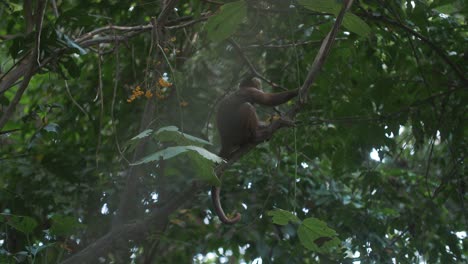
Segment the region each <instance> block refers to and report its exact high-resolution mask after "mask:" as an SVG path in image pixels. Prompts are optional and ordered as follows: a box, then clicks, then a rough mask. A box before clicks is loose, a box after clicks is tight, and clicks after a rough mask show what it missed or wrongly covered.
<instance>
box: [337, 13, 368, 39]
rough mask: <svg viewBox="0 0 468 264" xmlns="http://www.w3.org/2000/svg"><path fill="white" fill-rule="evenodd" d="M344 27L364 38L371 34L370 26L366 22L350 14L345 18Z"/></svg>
mask: <svg viewBox="0 0 468 264" xmlns="http://www.w3.org/2000/svg"><path fill="white" fill-rule="evenodd" d="M343 26H344V27H345V28H346V29H348V30H349V31H351V32H354V33H356V34H358V35H359V36H362V37H365V36H367V35H369V34H370V32H371V29H370V27H369V25H367V24H366V22H364V20H362V19H361V18H359V17H358V16H356V15H355V14H353V13H349V12H348V13H346V14H345V16H344V18H343Z"/></svg>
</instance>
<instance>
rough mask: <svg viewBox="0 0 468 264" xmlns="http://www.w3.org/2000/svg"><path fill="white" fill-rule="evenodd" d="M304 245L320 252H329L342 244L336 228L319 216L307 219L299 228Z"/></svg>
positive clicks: (299, 234) (300, 238) (298, 231)
mask: <svg viewBox="0 0 468 264" xmlns="http://www.w3.org/2000/svg"><path fill="white" fill-rule="evenodd" d="M297 233H298V236H299V240H300V241H301V243H302V245H303V246H304V247H306V248H307V249H309V250H312V251H314V252H318V253H327V252H330V251H331V250H332V249H334V248H335V247H337V246H338V245H339V244H340V240H339V239H338V237H337V234H336V232H335V230H333V229H331V228H329V227H328V226H327V224H326V223H325V222H323V221H320V220H319V219H317V218H312V217H311V218H307V219H305V220H304V221H303V222H302V223H301V225H300V226H299V229H298V230H297Z"/></svg>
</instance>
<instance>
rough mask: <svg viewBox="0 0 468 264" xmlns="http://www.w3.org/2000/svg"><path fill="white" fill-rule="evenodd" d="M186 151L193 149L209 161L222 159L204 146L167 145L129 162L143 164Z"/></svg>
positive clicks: (165, 158) (218, 161)
mask: <svg viewBox="0 0 468 264" xmlns="http://www.w3.org/2000/svg"><path fill="white" fill-rule="evenodd" d="M188 151H194V152H196V153H198V154H199V155H200V156H201V157H203V158H205V159H207V160H210V161H211V162H215V163H220V162H222V161H223V160H222V159H221V158H220V157H218V156H217V155H215V154H213V153H211V152H209V151H208V150H206V149H204V148H200V147H197V146H177V147H168V148H165V149H163V150H160V151H157V152H155V153H153V154H150V155H148V156H146V157H144V158H143V159H141V160H139V161H137V162H135V163H133V164H131V165H133V166H134V165H140V164H143V163H148V162H152V161H158V160H160V159H163V160H168V159H171V158H173V157H175V156H177V155H180V154H184V153H187V152H188Z"/></svg>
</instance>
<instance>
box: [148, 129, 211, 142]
mask: <svg viewBox="0 0 468 264" xmlns="http://www.w3.org/2000/svg"><path fill="white" fill-rule="evenodd" d="M155 136H156V138H157V139H158V140H159V141H160V142H175V143H177V144H180V145H197V146H203V145H211V143H210V142H208V141H206V140H203V139H201V138H197V137H194V136H191V135H189V134H185V133H182V132H180V131H179V129H178V128H177V127H176V126H167V127H163V128H160V129H159V130H158V131H156V134H155Z"/></svg>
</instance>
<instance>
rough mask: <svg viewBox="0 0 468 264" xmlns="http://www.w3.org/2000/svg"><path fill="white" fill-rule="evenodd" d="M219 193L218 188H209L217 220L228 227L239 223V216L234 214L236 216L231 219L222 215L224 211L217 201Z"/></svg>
mask: <svg viewBox="0 0 468 264" xmlns="http://www.w3.org/2000/svg"><path fill="white" fill-rule="evenodd" d="M220 192H221V188H220V187H216V186H213V187H211V200H212V201H213V206H214V209H215V212H216V214H217V215H218V217H219V220H221V222H223V223H225V224H228V225H232V224H235V223H237V222H239V221H240V219H241V214H239V213H237V212H236V213H235V214H236V215H235V216H234V217H233V218H228V217H227V216H226V214H224V210H223V207H222V206H221V201H220V199H219V194H220Z"/></svg>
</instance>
